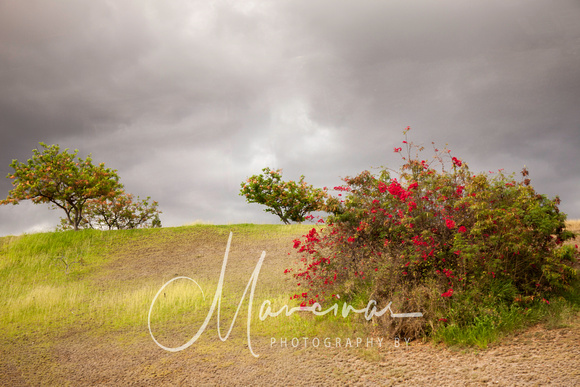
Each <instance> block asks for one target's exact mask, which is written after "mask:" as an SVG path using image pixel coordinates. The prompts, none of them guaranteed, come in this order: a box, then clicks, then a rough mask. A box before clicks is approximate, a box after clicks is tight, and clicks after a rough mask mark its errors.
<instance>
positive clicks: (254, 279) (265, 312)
mask: <svg viewBox="0 0 580 387" xmlns="http://www.w3.org/2000/svg"><path fill="white" fill-rule="evenodd" d="M231 242H232V233H231V232H230V235H229V238H228V243H227V245H226V252H225V254H224V260H223V263H222V269H221V272H220V277H219V280H218V285H217V289H216V291H215V294H214V297H213V301H212V304H211V306H210V308H209V311H208V313H207V315H206V317H205V320H204V321H203V323H202V324H201V326H200V327H199V329H198V330H197V332H196V333H195V335H193V337H192V338H191V339H190V340H189V341H188V342H187V343H185V344H183V345H181V346H179V347H167V346H165V345H163V344H161V343H160V342H159V341H157V339H156V338H155V335H154V334H153V331H152V330H151V314H152V311H153V306H154V305H155V301H157V298H158V297H159V295H160V294H161V293H163V290H164V289H165V288H166V287H167V286H168V285H169V284H171V283H172V282H174V281H177V280H180V279H185V280H189V281H191V282H193V283H194V284H195V285H196V286H197V287H198V288H199V289H200V290H201V292H202V295H203V296H204V299H205V295H204V294H203V290H202V289H201V286H199V284H198V283H197V282H196V281H195V280H194V279H192V278H190V277H185V276H180V277H175V278H172V279H171V280H169V281H167V282H166V283H165V284H164V285H163V286H162V287H161V288H160V289H159V291H158V292H157V294H156V295H155V297H154V298H153V301H152V302H151V306H150V307H149V314H148V316H147V325H148V327H149V334H150V335H151V338H152V339H153V341H154V342H155V344H157V345H158V346H159V347H161V348H163V349H164V350H166V351H170V352H178V351H182V350H184V349H186V348H188V347H190V346H191V345H192V344H193V343H195V342H196V341H197V339H199V337H200V336H201V335H202V334H203V332H204V331H205V329H206V328H207V325H208V324H209V322H210V321H211V318H212V316H213V314H214V312H215V311H216V308H217V331H218V337H219V338H220V340H222V341H226V340H227V339H228V337H229V336H230V333H231V331H232V329H233V327H234V323H235V322H236V318H237V317H238V313H239V312H240V309H241V307H242V304H243V302H244V300H245V298H246V294H247V293H248V290H249V291H250V295H249V298H248V316H247V326H246V332H247V339H248V349H249V350H250V352H251V353H252V355H253V356H254V357H259V355H258V354H256V353H255V352H254V350H253V348H252V338H251V334H250V332H251V319H252V305H253V301H254V293H255V290H256V284H257V283H258V277H259V275H260V270H261V268H262V264H263V263H264V259H265V258H266V252H265V251H263V252H262V255H261V256H260V259H259V260H258V263H257V264H256V267H255V268H254V271H253V272H252V275H251V276H250V279H249V280H248V284H247V285H246V288H245V290H244V293H243V294H242V297H241V299H240V302H239V304H238V307H237V309H236V313H235V314H234V317H233V319H232V323H231V324H230V327H229V329H228V331H227V333H226V334H225V335H222V331H221V329H220V310H221V300H222V289H223V285H224V277H225V272H226V266H227V263H228V255H229V252H230V245H231ZM391 304H392V303H391V302H389V303H388V304H387V306H385V307H384V308H383V309H381V310H377V303H376V301H375V300H370V301H369V302H368V304H367V306H366V307H365V308H362V309H355V308H353V307H352V306H351V305H349V304H347V303H343V305H342V308H339V306H338V304H334V305H333V306H331V307H329V308H327V309H325V310H323V309H322V306H321V305H320V304H319V303H314V304H313V305H311V306H307V307H301V306H299V307H293V308H289V307H288V305H283V306H282V307H281V308H280V309H279V310H277V311H272V303H271V302H270V300H265V301H264V302H263V303H262V305H261V307H260V314H259V317H260V321H264V320H265V319H266V318H268V317H277V316H279V315H280V314H282V313H284V314H285V315H286V316H291V315H292V314H293V313H295V312H310V313H312V314H314V315H315V316H323V315H326V314H328V313H333V314H334V315H335V316H337V314H338V311H339V309H342V310H341V315H342V317H344V318H346V317H347V316H348V315H349V314H350V313H356V314H363V313H364V316H365V319H367V321H368V320H370V319H372V318H373V317H374V316H377V317H380V316H382V315H384V314H385V313H387V311H388V312H390V316H391V317H392V318H406V317H422V316H423V314H422V313H420V312H415V313H394V312H393V311H392V310H391Z"/></svg>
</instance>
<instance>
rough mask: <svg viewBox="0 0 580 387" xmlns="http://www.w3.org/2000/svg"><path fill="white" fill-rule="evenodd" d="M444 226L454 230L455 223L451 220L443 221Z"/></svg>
mask: <svg viewBox="0 0 580 387" xmlns="http://www.w3.org/2000/svg"><path fill="white" fill-rule="evenodd" d="M445 226H447V228H449V229H452V228H455V222H454V221H453V220H451V219H445Z"/></svg>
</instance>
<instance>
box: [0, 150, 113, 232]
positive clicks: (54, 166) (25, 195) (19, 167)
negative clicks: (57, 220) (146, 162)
mask: <svg viewBox="0 0 580 387" xmlns="http://www.w3.org/2000/svg"><path fill="white" fill-rule="evenodd" d="M40 145H41V146H42V147H43V148H44V149H42V151H40V150H38V149H34V150H33V156H32V158H30V159H29V160H28V161H27V162H26V163H21V162H19V161H18V160H13V161H12V163H11V164H10V167H12V168H13V169H14V172H13V173H11V174H9V175H8V176H7V177H8V178H10V179H12V180H13V181H12V185H13V187H14V188H13V189H12V190H11V191H10V192H9V193H8V197H7V198H6V199H4V200H2V201H0V204H18V203H19V202H20V201H22V200H31V201H32V202H33V203H35V204H38V203H52V204H53V206H54V208H61V209H62V210H64V212H65V214H66V219H67V221H68V222H69V224H70V226H71V227H72V228H73V229H75V230H78V229H79V226H80V224H81V222H82V221H83V211H84V209H85V205H86V203H87V201H88V200H91V199H107V198H109V199H112V198H114V197H115V196H116V195H117V194H118V193H119V192H120V191H122V189H123V185H122V184H121V183H119V176H118V175H117V171H116V170H113V169H110V168H105V165H104V163H100V164H99V165H93V162H92V159H91V156H90V155H89V156H87V158H85V159H82V158H80V157H77V154H78V150H75V151H74V152H73V153H69V152H68V149H65V150H63V151H62V152H61V150H60V147H59V146H58V145H50V146H48V145H46V144H45V143H42V142H41V143H40Z"/></svg>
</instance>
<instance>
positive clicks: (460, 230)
mask: <svg viewBox="0 0 580 387" xmlns="http://www.w3.org/2000/svg"><path fill="white" fill-rule="evenodd" d="M457 231H459V232H467V229H466V228H465V226H460V227H459V228H458V229H457Z"/></svg>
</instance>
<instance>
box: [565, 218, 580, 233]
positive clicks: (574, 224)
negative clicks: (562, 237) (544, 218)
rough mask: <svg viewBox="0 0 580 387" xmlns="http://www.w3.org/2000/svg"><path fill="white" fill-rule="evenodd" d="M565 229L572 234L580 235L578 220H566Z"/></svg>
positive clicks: (579, 222)
mask: <svg viewBox="0 0 580 387" xmlns="http://www.w3.org/2000/svg"><path fill="white" fill-rule="evenodd" d="M566 228H567V229H568V230H570V231H572V232H574V233H580V219H571V220H567V221H566Z"/></svg>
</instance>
